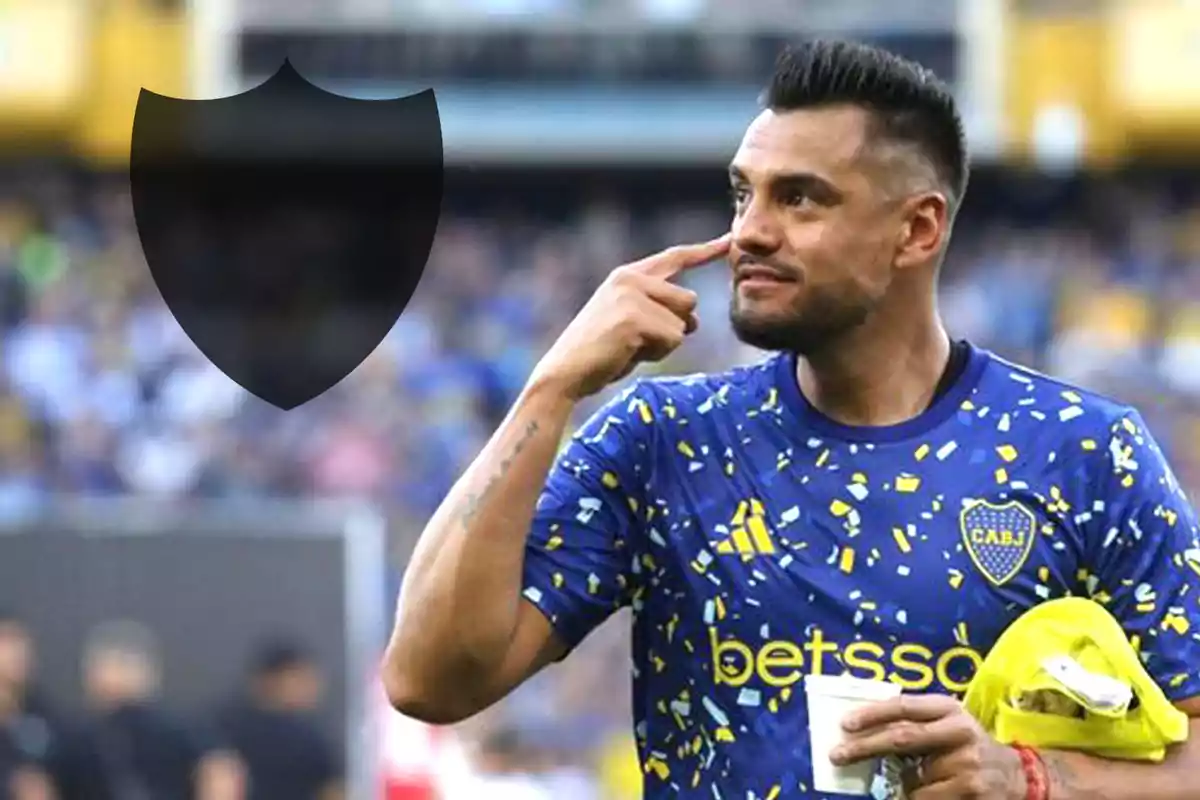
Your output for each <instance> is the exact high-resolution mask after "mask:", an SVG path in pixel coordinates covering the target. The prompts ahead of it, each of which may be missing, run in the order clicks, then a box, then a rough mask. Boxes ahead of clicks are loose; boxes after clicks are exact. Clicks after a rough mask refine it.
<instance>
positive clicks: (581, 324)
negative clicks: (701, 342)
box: [530, 234, 730, 401]
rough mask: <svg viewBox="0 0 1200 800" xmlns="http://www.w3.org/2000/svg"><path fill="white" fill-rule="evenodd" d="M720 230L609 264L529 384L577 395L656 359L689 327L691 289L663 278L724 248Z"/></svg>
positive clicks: (693, 317) (573, 397) (693, 319)
mask: <svg viewBox="0 0 1200 800" xmlns="http://www.w3.org/2000/svg"><path fill="white" fill-rule="evenodd" d="M729 241H730V237H729V235H728V234H726V235H725V236H722V237H720V238H718V239H713V240H711V241H708V242H705V243H703V244H692V245H679V246H676V247H671V248H668V249H667V250H664V251H662V252H661V253H656V254H654V255H652V256H648V257H646V258H643V259H641V260H640V261H635V262H633V263H631V264H625V265H624V266H620V267H617V268H616V269H615V270H613V271H612V273H611V274H610V275H609V276H608V278H607V279H606V280H605V281H604V283H603V284H601V286H600V288H599V289H597V290H596V293H595V294H594V295H592V298H591V299H590V300H589V301H588V302H587V304H586V305H585V306H584V307H583V309H582V310H581V311H580V312H579V314H577V315H576V317H575V319H574V320H573V321H572V322H571V324H570V325H568V326H567V329H566V330H565V331H563V333H562V335H561V336H559V337H558V341H556V342H555V343H554V346H553V347H551V348H550V351H549V352H547V353H546V355H545V356H544V357H543V358H542V360H541V361H540V362H539V363H538V365H537V367H536V368H535V369H534V372H533V376H532V378H531V379H530V383H531V384H537V385H552V386H555V387H556V388H558V389H559V390H560V391H562V392H564V393H565V394H566V395H567V397H569V398H570V399H571V400H576V401H577V400H581V399H583V398H585V397H588V396H589V395H593V394H595V393H596V392H599V391H600V390H601V389H603V388H604V387H606V386H608V385H609V384H610V383H613V382H614V381H618V380H620V379H621V378H624V377H625V376H626V375H628V374H629V373H630V372H632V371H633V370H634V369H635V368H636V367H637V365H638V364H641V363H644V362H648V361H661V360H662V359H664V358H666V357H667V356H668V355H670V354H671V353H672V352H673V351H674V350H675V349H676V348H677V347H679V345H681V344H683V340H684V337H686V336H687V335H688V334H689V333H691V332H692V331H694V330H695V329H696V326H697V325H698V324H699V321H698V320H697V319H696V299H697V298H696V293H695V292H693V291H690V290H688V289H685V288H683V287H682V286H677V285H676V284H674V283H671V279H672V278H674V277H676V276H677V275H679V274H680V273H681V272H683V271H684V270H687V269H691V268H693V267H698V266H700V265H702V264H707V263H708V262H710V261H713V260H714V259H717V258H719V257H721V256H723V255H725V254H726V253H727V252H729Z"/></svg>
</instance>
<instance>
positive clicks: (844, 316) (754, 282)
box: [729, 107, 902, 354]
mask: <svg viewBox="0 0 1200 800" xmlns="http://www.w3.org/2000/svg"><path fill="white" fill-rule="evenodd" d="M867 123H868V116H867V112H866V111H864V110H862V109H858V108H853V107H834V108H820V109H806V110H797V111H787V112H779V113H776V112H773V111H769V110H768V111H765V112H763V113H762V114H761V115H760V116H759V117H758V118H757V119H755V121H754V122H753V123H751V125H750V127H749V129H748V130H747V132H746V135H745V137H744V138H743V139H742V144H741V147H740V148H739V149H738V152H737V154H736V155H735V157H734V159H733V162H732V164H731V166H730V184H731V190H732V194H733V200H734V218H733V225H732V231H733V237H734V238H733V245H732V247H731V249H730V255H729V260H730V264H731V265H732V268H733V270H734V286H733V297H732V301H731V305H730V321H731V323H732V325H733V329H734V332H735V333H736V334H737V336H738V338H739V339H741V340H742V341H743V342H746V343H747V344H750V345H752V346H754V347H758V348H761V349H764V350H787V351H793V352H798V353H801V354H810V353H812V352H814V351H817V350H820V349H821V348H822V347H824V346H825V345H827V344H828V343H830V342H831V341H833V340H835V339H837V338H838V337H839V336H841V335H843V334H845V333H846V332H848V331H850V330H852V329H854V328H856V327H858V326H859V325H862V324H863V323H864V322H865V321H866V320H867V318H868V317H869V316H870V315H871V313H872V311H873V310H874V309H875V307H876V306H877V305H878V304H879V303H880V302H881V300H882V299H883V297H884V295H885V294H886V293H887V290H888V287H889V285H890V283H891V279H892V274H893V269H892V264H893V260H894V258H895V252H896V245H897V242H898V236H899V231H900V227H899V226H900V225H901V224H902V220H901V219H900V216H899V214H898V213H897V209H898V204H897V203H896V202H895V201H894V200H890V199H889V197H888V195H887V193H886V192H885V191H884V189H883V187H881V186H880V185H879V174H878V171H877V170H876V169H873V167H876V166H877V165H876V163H875V162H874V161H873V160H872V159H871V157H870V155H869V152H870V151H869V150H867V149H866V148H865V147H864V146H865V145H866V133H867Z"/></svg>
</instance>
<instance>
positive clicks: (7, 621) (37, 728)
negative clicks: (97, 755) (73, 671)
mask: <svg viewBox="0 0 1200 800" xmlns="http://www.w3.org/2000/svg"><path fill="white" fill-rule="evenodd" d="M32 672H33V643H32V641H31V639H30V636H29V632H28V631H27V630H26V629H25V626H24V624H23V623H22V622H21V620H19V619H17V618H16V617H15V616H14V615H12V614H11V613H7V612H0V797H4V798H7V799H11V800H54V798H56V797H57V794H56V792H55V790H54V786H53V782H52V779H51V772H52V769H53V760H54V757H55V756H56V755H57V750H56V747H57V744H58V741H57V734H58V731H57V728H56V726H55V724H54V722H53V715H52V714H51V713H50V712H49V710H48V709H47V708H46V705H45V703H44V702H43V701H42V699H41V696H40V694H39V693H38V692H36V691H35V690H34V689H33V688H32V681H31V676H32Z"/></svg>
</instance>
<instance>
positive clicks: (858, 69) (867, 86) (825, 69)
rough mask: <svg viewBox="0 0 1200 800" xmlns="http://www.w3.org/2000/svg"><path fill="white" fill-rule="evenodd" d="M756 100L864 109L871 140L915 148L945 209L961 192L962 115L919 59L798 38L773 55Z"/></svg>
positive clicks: (792, 106)
mask: <svg viewBox="0 0 1200 800" xmlns="http://www.w3.org/2000/svg"><path fill="white" fill-rule="evenodd" d="M762 102H763V105H764V106H765V107H766V108H768V109H770V110H772V111H795V110H799V109H806V108H822V107H826V106H835V105H851V106H857V107H859V108H862V109H864V110H866V111H867V112H869V113H870V115H871V119H872V125H871V129H870V130H869V131H868V136H869V137H870V138H871V140H872V141H874V142H877V143H890V144H895V145H900V146H905V147H909V148H912V149H914V150H915V151H916V152H918V153H919V154H920V155H921V156H922V157H923V158H924V159H925V160H926V161H927V162H928V164H929V166H930V167H932V168H933V170H934V172H935V173H936V176H937V180H938V182H939V183H940V184H941V186H942V188H943V189H944V190H945V191H947V192H948V193H949V195H950V196H949V198H948V200H949V201H950V206H951V209H952V211H953V210H955V209H957V208H958V206H959V204H960V203H961V202H962V198H963V195H964V194H966V191H967V181H968V177H969V171H970V168H969V164H968V156H967V141H966V133H965V131H964V129H963V121H962V117H961V115H960V114H959V111H958V106H957V104H956V103H955V101H954V95H953V94H952V92H951V91H950V88H949V87H948V86H946V84H945V83H943V82H942V81H941V80H939V79H938V77H937V76H936V75H934V73H933V72H932V71H931V70H929V69H927V68H925V67H923V66H921V65H920V64H917V63H915V62H912V61H909V60H907V59H904V58H901V57H900V56H898V55H895V54H894V53H890V52H888V51H887V50H883V49H882V48H878V47H873V46H870V45H866V44H859V43H855V42H846V41H828V40H820V39H818V40H815V41H810V42H805V43H803V44H799V45H795V46H792V47H789V48H787V49H785V50H784V51H783V53H781V54H780V56H779V59H778V61H777V62H776V64H775V72H774V74H773V75H772V77H771V81H770V83H769V84H768V86H767V90H766V92H765V93H764V96H763V100H762Z"/></svg>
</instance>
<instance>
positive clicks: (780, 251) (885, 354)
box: [384, 42, 1200, 800]
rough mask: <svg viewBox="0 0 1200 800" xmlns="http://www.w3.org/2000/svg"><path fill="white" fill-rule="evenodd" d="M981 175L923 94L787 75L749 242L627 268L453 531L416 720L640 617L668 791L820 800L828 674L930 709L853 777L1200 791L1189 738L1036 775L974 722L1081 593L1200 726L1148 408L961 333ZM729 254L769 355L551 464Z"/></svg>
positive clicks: (414, 603)
mask: <svg viewBox="0 0 1200 800" xmlns="http://www.w3.org/2000/svg"><path fill="white" fill-rule="evenodd" d="M965 151H966V147H965V143H964V136H963V128H962V123H961V120H960V117H959V114H958V113H957V111H956V108H955V103H954V101H953V99H952V97H951V94H950V92H949V91H948V90H947V89H946V88H945V86H943V85H942V84H941V83H939V82H938V80H936V79H935V77H934V76H933V75H932V74H930V73H929V72H928V71H927V70H925V69H923V68H921V67H919V66H917V65H915V64H912V63H909V62H907V61H904V60H902V59H900V58H898V57H895V56H893V55H891V54H889V53H886V52H883V51H880V50H877V49H873V48H870V47H867V46H861V45H855V44H848V43H837V42H818V43H811V44H807V45H804V46H801V47H798V48H794V49H791V50H789V51H787V52H786V53H785V54H784V55H783V56H782V57H781V59H780V61H779V62H778V67H777V70H776V72H775V74H774V77H773V78H772V80H771V83H770V85H769V88H768V91H767V93H766V102H765V108H764V109H763V111H762V113H761V114H760V115H759V116H758V117H757V118H756V119H755V120H754V121H753V122H752V123H751V124H750V126H749V128H748V130H747V132H746V134H745V137H744V139H743V140H742V142H741V145H740V147H739V149H738V150H737V153H736V155H735V157H734V159H733V162H732V165H731V167H730V170H729V178H730V182H731V186H732V192H733V202H734V209H733V221H732V230H731V232H730V234H729V235H728V236H727V237H723V238H720V239H717V240H714V241H712V242H709V243H706V244H700V245H695V246H686V247H677V248H672V249H670V250H667V251H665V252H664V253H660V254H658V255H654V256H650V257H648V258H646V259H644V260H642V261H639V262H637V263H633V264H629V265H625V266H622V267H620V268H618V269H616V270H615V271H614V272H613V273H612V274H611V275H610V276H609V278H608V279H607V280H606V281H605V282H604V284H603V285H602V286H601V287H600V289H599V290H598V291H597V292H596V294H595V295H594V296H593V297H592V299H591V300H590V301H589V302H588V304H587V305H586V306H585V307H584V308H583V310H582V311H581V312H580V313H579V315H578V317H577V318H576V319H575V321H574V322H573V323H572V324H571V325H570V326H569V327H568V328H567V330H566V331H565V332H564V333H563V334H562V337H561V338H560V339H559V340H558V342H557V343H556V344H555V345H554V346H553V347H552V348H551V349H550V351H549V352H548V353H547V354H546V355H545V357H544V358H543V359H542V361H541V362H540V363H539V365H538V366H537V368H536V370H535V372H534V374H533V375H532V377H531V378H530V381H529V383H528V385H527V387H526V388H525V390H524V392H523V393H522V394H521V396H520V398H519V400H518V401H517V402H516V403H515V405H514V407H513V408H512V410H511V412H510V413H509V415H508V418H507V419H506V420H505V421H504V423H503V424H502V425H501V427H500V429H499V430H498V431H497V432H496V434H495V435H494V437H493V438H492V440H491V441H490V442H489V443H488V445H487V446H486V447H485V448H484V450H483V452H482V453H481V454H480V455H479V457H478V459H477V460H476V462H475V463H474V464H473V465H472V466H471V467H470V468H469V470H468V471H467V472H466V474H465V475H464V476H463V477H462V478H461V480H460V481H459V482H458V484H457V485H456V486H455V487H454V488H453V490H452V491H451V492H450V494H449V496H448V497H447V498H446V500H445V502H444V503H443V505H442V506H441V508H440V509H439V510H438V511H437V513H436V514H435V515H434V517H433V519H432V520H431V521H430V522H429V526H428V528H427V530H426V531H425V533H424V535H423V537H422V539H421V541H420V544H419V546H418V548H417V551H416V553H415V555H414V557H413V560H412V562H411V565H410V567H409V569H408V572H407V575H406V577H405V582H404V586H403V590H402V591H401V596H400V600H399V604H398V612H397V621H396V627H395V631H394V633H393V637H392V640H391V642H390V644H389V647H388V650H387V653H386V657H385V665H384V670H385V682H386V685H387V688H388V690H389V696H390V698H391V700H392V702H393V704H394V705H395V707H396V708H398V709H399V710H400V711H402V712H404V713H406V714H408V715H411V716H414V717H417V718H420V719H424V720H427V721H430V722H434V723H450V722H454V721H457V720H461V719H464V718H466V717H469V716H471V715H473V714H475V713H476V712H478V711H480V710H482V709H484V708H486V707H488V706H489V705H491V704H493V703H495V702H496V701H497V700H499V699H500V698H502V697H503V696H504V695H505V694H506V693H508V692H509V691H510V690H511V689H513V687H515V686H517V685H518V684H520V683H521V682H522V681H524V680H526V679H527V678H529V677H530V676H531V675H533V674H534V673H536V672H538V671H539V670H541V669H542V668H544V667H545V666H547V665H549V664H552V663H554V662H555V661H557V660H560V659H562V658H564V657H566V656H567V654H568V653H570V651H571V650H572V648H574V647H575V646H576V645H577V644H579V642H580V641H581V640H582V639H583V638H584V637H585V636H587V634H588V632H589V631H591V630H592V629H594V628H595V627H596V626H597V625H598V624H600V623H601V622H602V621H603V620H605V619H606V618H607V617H608V616H609V615H610V614H611V613H612V612H613V611H614V610H615V609H617V608H619V607H622V606H631V607H632V610H633V620H634V622H633V637H634V646H635V663H634V665H633V692H634V708H635V714H636V727H635V730H636V737H637V742H638V746H639V749H640V754H641V759H642V762H643V766H644V769H645V773H646V790H645V796H646V797H647V798H649V800H658V798H666V797H687V798H706V799H711V798H716V799H717V800H721V799H722V798H724V799H726V800H732V798H739V800H742V799H744V798H757V799H758V800H777V799H778V798H812V797H817V796H819V794H818V793H817V792H815V791H814V790H812V788H811V783H812V766H811V764H810V763H809V761H810V755H809V742H808V721H807V719H806V716H807V714H806V709H805V702H804V694H803V692H804V690H803V682H802V677H803V676H804V675H805V674H808V673H813V674H840V673H843V672H848V673H850V674H852V675H856V676H860V677H865V678H875V679H879V680H888V681H894V682H896V683H898V684H900V685H901V686H902V687H903V688H904V689H905V690H907V691H906V692H905V695H904V696H903V699H902V700H899V701H894V702H884V703H880V704H876V705H874V706H871V707H870V709H869V710H868V711H866V712H865V713H863V714H862V715H861V716H860V717H858V718H857V719H849V720H846V725H847V729H848V730H849V731H850V735H849V740H848V743H847V745H846V747H845V749H844V752H842V753H839V754H837V755H836V756H835V757H836V758H837V759H838V760H839V761H845V762H850V761H856V760H860V759H865V758H869V757H874V756H879V755H883V754H889V753H895V754H907V755H911V756H914V757H920V758H921V759H922V760H921V761H920V765H921V766H920V769H919V770H916V771H915V772H916V774H915V775H914V776H912V777H913V786H912V787H911V788H912V789H914V790H915V792H914V793H913V794H912V797H914V798H916V800H937V799H938V798H1001V799H1007V798H1013V799H1014V800H1016V799H1017V798H1026V797H1042V798H1044V797H1047V796H1048V797H1050V798H1053V800H1072V799H1073V798H1085V797H1086V798H1091V799H1094V798H1112V799H1113V800H1121V799H1123V798H1129V800H1134V799H1135V798H1136V800H1167V798H1187V797H1200V779H1198V778H1197V776H1198V775H1200V739H1198V737H1196V736H1193V740H1195V741H1191V742H1189V743H1188V744H1186V745H1183V746H1180V747H1178V748H1176V749H1174V750H1173V751H1172V752H1171V753H1170V754H1169V756H1168V758H1167V759H1166V760H1165V761H1164V762H1163V763H1159V764H1135V763H1128V762H1117V761H1107V760H1102V759H1099V758H1096V757H1092V756H1088V755H1084V754H1080V753H1068V752H1044V753H1041V754H1040V760H1039V759H1035V758H1022V757H1021V754H1020V753H1018V752H1016V751H1015V750H1013V749H1011V748H1008V747H1004V746H1001V745H999V744H998V743H996V742H995V741H994V740H992V739H990V738H989V737H988V736H987V735H986V733H985V732H984V731H983V730H981V729H980V727H979V726H978V725H977V724H976V723H975V722H974V721H973V719H972V718H971V717H970V716H969V715H968V714H966V713H965V711H964V710H963V708H962V706H961V704H960V702H959V698H960V697H961V695H962V693H963V692H964V690H965V688H966V686H967V683H968V681H969V680H970V679H971V676H972V674H973V673H974V672H975V671H976V669H977V667H978V665H979V663H980V661H981V659H982V658H983V657H984V655H985V654H986V653H987V652H988V649H989V647H990V646H991V645H992V644H993V643H994V642H995V640H996V638H997V637H998V636H999V635H1000V633H1001V632H1002V631H1003V630H1004V629H1005V627H1006V626H1007V625H1008V624H1009V623H1011V622H1012V621H1013V620H1014V619H1016V618H1017V617H1018V616H1019V615H1020V614H1021V613H1022V612H1024V611H1025V610H1027V609H1029V608H1031V607H1033V606H1035V605H1037V604H1038V603H1041V602H1043V601H1045V600H1048V599H1050V598H1055V597H1060V596H1064V595H1068V594H1072V595H1083V596H1088V597H1092V598H1095V599H1096V600H1098V601H1099V602H1101V603H1103V604H1104V605H1105V606H1106V607H1107V608H1108V609H1109V610H1110V611H1111V612H1112V613H1113V614H1114V615H1115V616H1116V617H1117V618H1118V619H1119V620H1120V621H1121V623H1122V625H1123V626H1124V628H1125V629H1126V631H1127V632H1128V634H1129V636H1130V637H1131V638H1132V639H1133V640H1134V641H1135V642H1136V643H1137V646H1138V647H1140V650H1141V653H1142V654H1143V656H1144V657H1145V663H1146V665H1147V668H1148V669H1149V670H1150V672H1151V673H1152V674H1153V676H1154V678H1155V679H1156V681H1157V682H1158V683H1159V684H1160V685H1161V686H1162V688H1163V689H1164V691H1165V692H1166V693H1167V695H1168V696H1169V697H1170V698H1171V699H1172V700H1173V701H1175V702H1177V703H1178V704H1179V707H1180V708H1182V709H1183V710H1184V711H1186V712H1188V713H1189V714H1190V715H1200V645H1198V644H1197V639H1196V636H1197V631H1200V608H1198V606H1197V600H1198V599H1200V579H1198V570H1200V550H1198V549H1197V541H1196V537H1197V520H1196V516H1195V513H1194V511H1193V510H1192V509H1191V508H1190V507H1189V505H1188V503H1187V501H1186V499H1185V497H1184V495H1183V493H1182V491H1181V490H1180V488H1179V486H1178V485H1177V483H1176V480H1175V478H1174V476H1173V475H1172V473H1171V470H1170V469H1169V468H1168V466H1167V464H1166V463H1165V462H1164V458H1163V455H1162V453H1161V452H1160V450H1159V448H1158V446H1157V445H1156V444H1155V442H1154V440H1153V439H1152V438H1151V435H1150V433H1149V432H1148V431H1147V430H1146V428H1145V425H1144V424H1143V422H1142V420H1141V418H1140V417H1139V416H1138V414H1137V412H1136V411H1134V410H1133V409H1131V408H1128V407H1125V406H1123V405H1121V404H1119V403H1117V402H1114V401H1112V400H1109V399H1106V398H1104V397H1100V396H1097V395H1095V394H1092V393H1089V392H1087V391H1084V390H1082V389H1078V388H1074V387H1072V386H1068V385H1065V384H1063V383H1061V382H1059V381H1056V380H1054V379H1052V378H1049V377H1046V376H1044V375H1040V374H1037V373H1035V372H1032V371H1030V370H1028V369H1025V368H1022V367H1020V366H1016V365H1013V364H1009V363H1006V362H1004V361H1002V360H1000V359H999V358H997V357H995V356H993V355H991V354H989V353H987V352H985V351H982V350H980V349H977V348H976V347H975V346H973V345H971V344H969V343H966V342H956V341H954V340H952V338H951V337H950V336H949V335H948V333H947V331H946V329H945V328H944V326H943V324H942V322H941V320H940V319H939V316H938V311H937V305H936V294H937V292H936V289H937V283H938V271H939V266H940V263H941V261H942V258H943V254H944V253H945V251H946V247H947V244H948V242H949V239H950V233H951V228H952V224H953V221H954V218H955V213H956V211H957V210H958V208H959V207H960V205H961V203H962V200H963V194H964V190H965V187H966V185H967V173H968V167H967V155H966V152H965ZM722 256H727V258H726V259H725V260H727V261H728V264H729V265H730V268H731V271H732V280H733V284H734V288H733V300H732V308H731V312H730V317H731V320H732V326H733V329H734V331H735V333H736V334H737V336H738V337H739V338H740V339H741V340H743V341H745V342H748V343H750V344H751V345H756V346H758V347H760V348H762V349H764V350H767V351H771V352H772V354H771V355H769V356H768V357H767V358H765V360H763V361H762V362H761V363H758V364H755V365H751V366H745V367H739V368H736V369H733V370H731V371H728V372H723V373H720V374H706V375H694V376H689V377H685V378H677V379H645V380H639V381H636V382H635V383H634V384H633V385H632V386H631V387H630V388H628V389H627V390H626V391H624V393H622V394H621V395H620V396H619V397H618V398H617V399H615V400H613V401H612V402H610V403H608V404H607V406H606V407H604V408H603V409H602V410H601V411H600V412H599V413H597V414H596V415H595V416H593V417H592V418H591V419H590V420H589V421H588V422H587V423H586V424H585V425H584V426H583V428H582V429H581V430H580V431H579V432H578V433H577V435H576V436H575V437H574V438H573V439H572V440H571V441H570V443H569V445H568V446H567V447H566V449H565V450H564V451H563V452H558V446H559V442H560V437H561V435H562V434H563V432H564V428H565V426H566V425H567V424H568V419H569V417H570V414H571V412H572V409H573V408H574V407H575V405H576V403H577V402H578V401H579V400H581V399H582V398H584V397H586V396H588V395H591V394H593V393H596V392H598V391H599V390H601V389H602V388H603V387H605V386H607V385H609V384H611V383H612V382H614V381H616V380H619V379H621V378H623V377H624V376H626V375H628V374H629V373H630V371H631V370H632V369H633V368H634V367H635V365H636V364H638V363H639V362H643V361H649V360H656V359H660V358H662V357H664V356H665V355H666V354H667V353H669V352H670V351H671V350H673V349H674V348H675V347H676V346H678V345H679V344H680V342H681V341H682V340H683V339H684V337H685V336H686V335H687V333H688V331H690V330H692V329H693V328H694V327H695V325H696V320H695V318H694V316H693V310H694V308H695V305H696V297H695V296H694V295H693V294H692V293H690V292H688V291H687V290H686V289H684V288H682V287H680V286H678V285H677V284H675V283H673V282H672V279H674V278H676V277H677V276H678V275H679V274H680V273H681V272H682V271H684V270H687V269H691V268H694V267H698V266H700V265H701V264H704V263H705V262H708V261H710V260H713V259H717V258H720V257H722ZM547 475H548V477H547ZM618 668H619V667H618V665H616V664H614V665H613V669H618ZM1194 730H1195V728H1193V731H1194ZM1047 782H1048V784H1049V793H1048V795H1047V794H1045V793H1044V792H1043V791H1042V789H1041V788H1040V787H1042V784H1043V783H1047Z"/></svg>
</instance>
